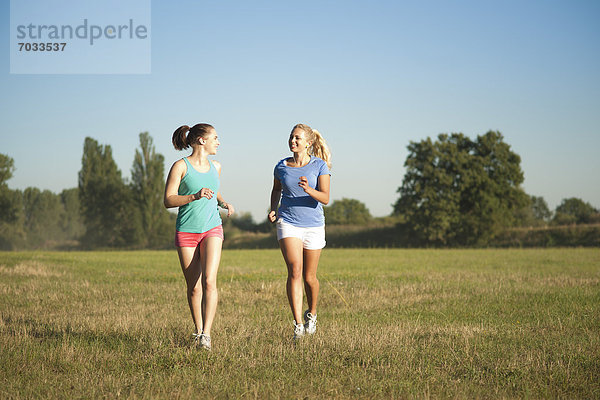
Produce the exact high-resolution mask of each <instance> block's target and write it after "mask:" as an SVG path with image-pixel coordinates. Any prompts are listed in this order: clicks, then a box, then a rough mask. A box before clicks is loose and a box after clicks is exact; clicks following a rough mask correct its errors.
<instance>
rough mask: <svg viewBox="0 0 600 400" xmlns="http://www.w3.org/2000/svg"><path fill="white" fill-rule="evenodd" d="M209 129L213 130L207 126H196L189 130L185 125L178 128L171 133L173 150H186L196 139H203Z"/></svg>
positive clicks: (210, 126)
mask: <svg viewBox="0 0 600 400" xmlns="http://www.w3.org/2000/svg"><path fill="white" fill-rule="evenodd" d="M211 129H215V128H213V126H212V125H209V124H196V125H194V126H192V127H191V128H190V127H189V126H187V125H182V126H180V127H179V128H177V129H176V130H175V132H173V139H172V142H173V146H174V147H175V150H183V149H187V148H188V147H190V146H191V145H192V144H194V143H197V142H198V138H200V137H205V136H206V135H207V134H208V132H210V131H211ZM188 132H189V133H188ZM186 133H187V135H186Z"/></svg>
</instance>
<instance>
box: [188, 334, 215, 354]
mask: <svg viewBox="0 0 600 400" xmlns="http://www.w3.org/2000/svg"><path fill="white" fill-rule="evenodd" d="M192 336H193V337H194V342H195V343H196V345H198V346H200V347H201V348H203V349H206V350H210V349H211V343H210V336H208V335H205V334H204V333H201V334H198V333H194V334H193V335H192Z"/></svg>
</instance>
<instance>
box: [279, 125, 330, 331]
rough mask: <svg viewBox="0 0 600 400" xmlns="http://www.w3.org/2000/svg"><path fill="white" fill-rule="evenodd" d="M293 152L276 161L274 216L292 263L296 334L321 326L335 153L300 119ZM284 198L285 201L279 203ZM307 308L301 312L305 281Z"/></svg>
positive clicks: (290, 296) (291, 141)
mask: <svg viewBox="0 0 600 400" xmlns="http://www.w3.org/2000/svg"><path fill="white" fill-rule="evenodd" d="M288 145H289V147H290V150H291V151H292V157H289V158H284V159H283V160H281V161H279V162H278V163H277V165H276V166H275V171H274V175H275V178H274V180H273V190H272V191H271V209H270V212H269V216H268V218H269V220H270V221H271V222H275V223H276V225H277V240H278V241H279V247H280V248H281V253H282V254H283V259H284V260H285V263H286V265H287V270H288V277H287V286H286V288H287V296H288V301H289V303H290V307H291V309H292V315H293V317H294V339H299V338H301V337H302V336H304V334H305V333H306V334H310V335H312V334H314V333H315V331H316V328H317V300H318V297H319V280H318V279H317V267H318V265H319V257H320V256H321V249H322V248H323V247H325V217H324V215H323V204H325V205H327V203H329V184H330V178H331V176H330V175H331V174H330V172H329V168H330V167H331V164H330V159H331V153H330V151H329V148H328V147H327V143H326V142H325V140H324V139H323V137H322V136H321V134H320V133H319V132H318V131H317V130H316V129H311V127H310V126H308V125H304V124H298V125H296V126H294V128H293V129H292V132H291V134H290V137H289V140H288ZM280 200H281V204H280ZM303 279H304V289H305V291H306V299H307V302H308V309H307V310H306V311H305V312H304V315H303V314H302V302H303V294H302V281H303Z"/></svg>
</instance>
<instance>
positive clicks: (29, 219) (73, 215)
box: [0, 131, 600, 249]
mask: <svg viewBox="0 0 600 400" xmlns="http://www.w3.org/2000/svg"><path fill="white" fill-rule="evenodd" d="M408 151H409V154H408V156H407V158H406V161H405V164H404V166H405V167H406V173H405V175H404V178H403V181H402V184H401V186H400V187H399V188H398V193H399V198H398V200H397V202H396V203H395V204H394V205H393V206H394V211H393V213H392V215H391V216H389V217H385V218H373V216H372V215H371V213H370V212H369V210H368V208H367V207H366V206H365V204H364V203H362V202H361V201H359V200H356V199H348V198H344V199H341V200H336V201H334V202H332V204H331V205H330V206H328V207H325V218H326V221H327V224H328V226H329V225H355V226H356V225H364V226H369V225H370V224H373V223H380V224H381V223H384V224H390V223H392V224H395V226H396V230H395V232H396V233H395V234H396V235H399V236H401V238H402V240H401V242H402V243H404V244H406V245H411V246H431V245H433V246H485V245H488V244H490V243H493V242H494V240H495V238H497V237H499V236H500V235H503V234H505V233H506V231H507V230H508V229H511V228H516V227H541V226H558V225H560V226H562V225H573V224H598V223H600V214H599V211H598V210H597V209H595V208H594V207H593V206H592V205H590V204H589V203H587V202H585V201H583V200H581V199H579V198H568V199H564V200H563V201H562V202H561V204H560V205H558V206H557V207H556V209H555V210H554V212H552V211H550V209H549V208H548V204H547V203H546V201H545V200H544V199H543V197H539V196H531V195H528V194H527V193H525V191H524V190H523V189H522V187H521V184H522V183H523V180H524V177H523V171H522V170H521V166H520V162H521V158H520V156H519V155H518V154H516V153H514V152H513V151H512V150H511V148H510V145H508V144H507V143H506V142H505V141H504V138H503V136H502V134H501V133H500V132H496V131H489V132H487V133H485V134H484V135H480V136H477V137H476V138H475V139H470V138H469V137H467V136H465V135H463V134H461V133H453V134H440V135H438V137H437V139H436V140H433V139H431V138H426V139H424V140H422V141H420V142H410V144H409V145H408ZM14 169H15V166H14V161H13V159H12V158H10V157H9V156H8V155H4V154H0V249H20V248H23V249H28V248H44V247H57V246H62V247H68V248H69V247H70V248H84V249H91V248H139V249H142V248H168V247H171V246H172V242H173V229H174V219H175V215H174V214H173V213H170V212H168V211H167V210H166V209H165V208H164V207H163V204H162V202H163V199H162V196H163V189H164V179H165V173H164V172H165V171H164V157H163V156H162V155H161V154H158V153H156V152H155V147H154V144H153V140H152V137H151V136H150V135H149V134H148V132H143V133H140V135H139V148H138V149H136V150H135V156H134V161H133V165H132V167H131V175H130V178H129V179H126V178H124V177H123V176H122V173H121V171H120V170H119V169H118V167H117V165H116V163H115V161H114V159H113V157H112V148H111V146H110V145H101V144H99V143H98V142H97V141H96V140H95V139H93V138H90V137H87V138H86V139H85V141H84V146H83V156H82V161H81V170H80V171H79V174H78V187H77V188H72V189H65V190H63V191H62V192H61V193H59V194H54V193H52V192H50V191H48V190H43V191H42V190H39V189H37V188H27V189H25V190H23V191H20V190H11V189H10V188H9V187H8V184H7V181H8V180H9V179H10V178H11V177H12V174H13V172H14ZM224 225H225V228H226V229H233V230H237V231H238V232H255V233H259V232H271V231H272V230H273V227H272V225H271V224H270V223H268V222H267V221H266V219H265V221H262V222H260V223H256V222H254V220H253V219H252V216H251V215H250V214H249V213H240V214H238V215H236V216H234V217H233V218H230V219H224Z"/></svg>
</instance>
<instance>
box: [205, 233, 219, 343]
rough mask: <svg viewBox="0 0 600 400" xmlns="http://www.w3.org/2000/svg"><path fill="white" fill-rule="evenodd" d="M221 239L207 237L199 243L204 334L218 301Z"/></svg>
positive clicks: (211, 322) (210, 322)
mask: <svg viewBox="0 0 600 400" xmlns="http://www.w3.org/2000/svg"><path fill="white" fill-rule="evenodd" d="M222 247H223V239H221V238H220V237H207V238H206V239H204V240H203V241H202V242H201V243H200V246H199V248H200V264H201V268H202V278H201V281H202V290H203V294H204V296H203V298H202V321H203V329H204V334H205V335H207V336H210V330H211V328H212V324H213V321H214V319H215V314H216V312H217V303H218V302H219V292H218V290H217V272H218V270H219V263H220V262H221V249H222Z"/></svg>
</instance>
